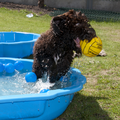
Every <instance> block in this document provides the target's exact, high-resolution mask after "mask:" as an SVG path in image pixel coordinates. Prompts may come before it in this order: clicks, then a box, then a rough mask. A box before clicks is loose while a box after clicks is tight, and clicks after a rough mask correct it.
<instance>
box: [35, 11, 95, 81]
mask: <svg viewBox="0 0 120 120" xmlns="http://www.w3.org/2000/svg"><path fill="white" fill-rule="evenodd" d="M95 36H96V33H95V30H94V29H93V28H92V27H91V25H90V23H89V21H88V19H87V17H86V16H85V15H84V14H82V13H81V12H75V11H74V10H70V11H68V12H66V13H64V14H62V15H59V16H56V17H53V19H52V21H51V27H50V29H49V30H48V31H46V32H45V33H43V34H42V35H41V37H39V38H38V40H37V41H36V42H35V45H34V51H33V57H34V62H33V72H35V73H36V75H37V78H41V77H42V76H43V74H44V73H45V72H47V73H48V75H49V76H50V82H51V83H53V82H55V81H57V80H59V79H60V77H61V76H63V75H65V73H66V72H67V71H68V70H69V68H70V65H71V63H72V61H73V59H74V58H73V54H74V52H73V51H75V52H76V53H78V54H79V53H80V54H82V53H81V49H80V48H77V47H76V44H75V42H74V39H76V38H77V37H78V38H79V39H80V40H84V39H87V40H89V41H90V40H91V39H92V38H93V37H95ZM57 56H59V60H58V61H57V63H56V62H55V58H57Z"/></svg>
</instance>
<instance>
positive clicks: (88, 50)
mask: <svg viewBox="0 0 120 120" xmlns="http://www.w3.org/2000/svg"><path fill="white" fill-rule="evenodd" d="M80 46H81V50H82V53H83V54H84V55H86V56H88V57H94V56H96V55H98V54H99V53H100V52H101V50H102V41H101V39H100V38H99V37H94V38H93V39H92V40H91V41H90V42H88V40H84V41H82V40H81V41H80Z"/></svg>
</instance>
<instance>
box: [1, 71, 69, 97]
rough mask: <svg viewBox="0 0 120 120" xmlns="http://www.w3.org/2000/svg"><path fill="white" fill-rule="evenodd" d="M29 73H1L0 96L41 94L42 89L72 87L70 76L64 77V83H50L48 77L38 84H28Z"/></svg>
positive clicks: (40, 80) (39, 80)
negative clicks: (27, 76)
mask: <svg viewBox="0 0 120 120" xmlns="http://www.w3.org/2000/svg"><path fill="white" fill-rule="evenodd" d="M28 72H29V71H25V70H23V71H21V72H20V71H17V70H15V71H14V73H6V72H5V71H3V72H1V73H0V96H6V95H19V94H32V93H40V91H41V90H42V89H60V88H65V87H68V86H70V85H71V82H70V81H69V80H68V79H69V76H68V74H67V75H65V76H64V77H63V79H62V81H58V82H56V83H49V77H46V75H45V76H44V78H42V79H38V81H37V82H26V80H25V75H26V74H27V73H28ZM69 73H70V72H69Z"/></svg>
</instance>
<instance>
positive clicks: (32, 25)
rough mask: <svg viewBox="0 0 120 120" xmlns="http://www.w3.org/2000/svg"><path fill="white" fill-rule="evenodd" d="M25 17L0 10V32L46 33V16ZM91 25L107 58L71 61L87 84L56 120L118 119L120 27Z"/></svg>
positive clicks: (108, 24)
mask: <svg viewBox="0 0 120 120" xmlns="http://www.w3.org/2000/svg"><path fill="white" fill-rule="evenodd" d="M28 13H31V12H30V11H26V10H21V11H14V10H8V9H6V8H0V31H23V32H32V33H42V32H45V31H46V30H48V29H49V27H50V21H51V19H52V18H51V17H50V16H49V15H43V16H37V15H35V14H34V17H33V18H27V17H26V14H28ZM91 25H92V26H93V27H94V28H95V30H96V33H97V35H98V36H99V37H100V38H101V39H102V42H103V49H104V50H105V51H106V52H107V56H106V57H93V58H89V57H85V56H82V57H81V58H75V59H74V61H73V64H72V66H73V67H75V68H78V69H80V70H81V72H82V74H83V75H84V76H85V77H86V78H87V83H86V84H85V85H84V88H83V89H82V90H81V91H79V92H77V93H75V95H74V98H73V101H72V103H71V104H70V105H69V106H68V108H67V109H66V111H65V112H64V113H63V114H62V115H61V116H59V117H58V118H56V119H55V120H119V119H120V67H119V66H120V34H119V31H120V23H119V22H96V21H91Z"/></svg>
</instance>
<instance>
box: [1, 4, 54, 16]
mask: <svg viewBox="0 0 120 120" xmlns="http://www.w3.org/2000/svg"><path fill="white" fill-rule="evenodd" d="M1 7H5V8H8V9H13V10H21V9H26V10H28V11H32V12H34V13H39V12H41V11H42V14H49V13H50V12H52V11H53V10H55V9H56V8H51V7H47V6H46V7H44V8H40V7H39V6H34V5H23V4H15V3H8V2H4V3H2V2H0V8H1Z"/></svg>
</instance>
